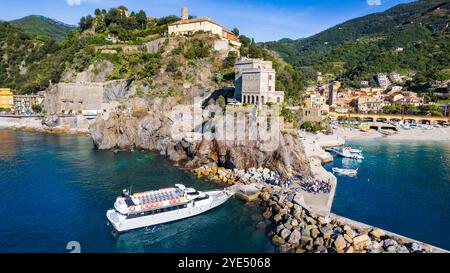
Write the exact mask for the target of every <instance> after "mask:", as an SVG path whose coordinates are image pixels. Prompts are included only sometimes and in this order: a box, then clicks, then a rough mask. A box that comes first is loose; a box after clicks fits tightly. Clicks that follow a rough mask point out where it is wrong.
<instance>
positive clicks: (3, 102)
mask: <svg viewBox="0 0 450 273" xmlns="http://www.w3.org/2000/svg"><path fill="white" fill-rule="evenodd" d="M13 98H14V94H13V93H12V92H11V89H10V88H0V108H3V109H12V108H13V107H14V99H13Z"/></svg>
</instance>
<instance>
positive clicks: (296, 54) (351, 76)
mask: <svg viewBox="0 0 450 273" xmlns="http://www.w3.org/2000/svg"><path fill="white" fill-rule="evenodd" d="M449 8H450V1H448V0H426V1H423V0H421V1H417V2H412V3H408V4H401V5H398V6H395V7H393V8H391V9H389V10H387V11H385V12H381V13H374V14H370V15H367V16H364V17H361V18H357V19H353V20H350V21H347V22H345V23H342V24H339V25H337V26H335V27H333V28H330V29H328V30H325V31H323V32H321V33H318V34H316V35H313V36H311V37H308V38H305V39H299V40H289V39H283V40H280V41H277V42H268V43H265V44H264V47H266V48H268V49H271V50H274V51H276V52H278V53H279V54H280V55H281V56H282V57H283V58H284V59H285V60H286V61H287V62H289V63H291V64H293V65H294V66H295V67H297V68H299V69H301V70H302V72H303V73H304V74H305V75H306V76H307V77H308V78H309V79H310V80H312V79H314V77H315V74H316V72H317V71H320V72H322V73H330V74H332V75H333V77H334V78H336V79H339V80H341V81H342V82H344V86H345V85H351V86H358V84H359V82H360V80H369V81H370V82H371V84H374V80H373V76H374V75H375V74H376V73H383V72H384V73H386V72H387V73H389V72H392V71H396V72H399V73H401V74H404V75H408V74H410V75H412V76H414V77H413V81H411V82H409V83H407V84H408V85H410V87H412V88H415V89H417V90H419V91H420V90H422V89H426V87H427V84H429V82H432V81H438V80H445V79H449V78H450V69H449V56H450V45H449V41H450V39H449V38H450V37H449V28H448V26H449V25H448V24H449V18H450V17H449V16H450V13H449ZM424 87H425V88H424Z"/></svg>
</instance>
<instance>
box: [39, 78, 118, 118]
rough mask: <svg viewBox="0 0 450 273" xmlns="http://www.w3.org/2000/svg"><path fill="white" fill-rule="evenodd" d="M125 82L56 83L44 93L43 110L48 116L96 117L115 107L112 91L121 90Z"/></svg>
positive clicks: (114, 95)
mask: <svg viewBox="0 0 450 273" xmlns="http://www.w3.org/2000/svg"><path fill="white" fill-rule="evenodd" d="M124 86H126V81H121V80H116V81H109V82H101V83H100V82H75V83H58V84H55V85H54V86H52V87H51V88H50V89H49V90H48V91H47V93H46V96H45V103H44V108H45V110H46V111H47V113H48V114H50V115H54V114H78V113H80V114H83V115H96V114H98V113H101V112H108V111H111V110H113V109H114V108H115V107H116V106H117V105H116V103H114V100H115V99H116V97H120V96H123V95H124V94H115V93H114V92H113V90H115V89H117V90H123V89H124Z"/></svg>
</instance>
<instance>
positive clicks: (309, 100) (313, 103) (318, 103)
mask: <svg viewBox="0 0 450 273" xmlns="http://www.w3.org/2000/svg"><path fill="white" fill-rule="evenodd" d="M303 103H304V104H305V107H306V108H321V107H322V106H323V105H325V104H326V103H325V98H324V97H323V96H321V95H319V94H309V95H306V97H305V100H304V101H303Z"/></svg>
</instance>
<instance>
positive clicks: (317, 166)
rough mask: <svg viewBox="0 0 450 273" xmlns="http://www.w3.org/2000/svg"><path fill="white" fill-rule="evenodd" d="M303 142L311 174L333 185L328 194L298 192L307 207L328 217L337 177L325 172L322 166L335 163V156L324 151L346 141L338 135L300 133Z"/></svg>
mask: <svg viewBox="0 0 450 273" xmlns="http://www.w3.org/2000/svg"><path fill="white" fill-rule="evenodd" d="M300 136H301V140H302V142H303V146H304V149H305V153H306V155H307V156H308V158H309V159H310V161H311V174H312V176H313V177H314V179H318V180H321V181H327V182H329V183H330V184H331V191H330V193H328V194H313V193H309V192H305V191H303V190H301V189H299V190H298V191H299V192H300V193H301V194H302V195H303V198H304V200H305V203H306V205H307V206H308V207H309V209H311V210H312V211H315V212H316V213H318V214H321V215H327V214H329V213H330V212H331V207H332V205H333V199H334V194H335V192H336V186H337V179H336V177H335V176H334V175H333V174H332V173H330V172H328V171H327V170H325V169H324V168H323V166H322V164H325V163H329V162H332V161H333V156H332V155H331V154H330V153H328V152H326V151H324V150H323V148H326V147H333V146H339V145H343V144H345V140H344V139H343V138H341V137H338V136H336V135H324V134H318V135H315V134H310V133H303V132H300Z"/></svg>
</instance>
